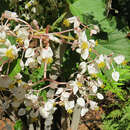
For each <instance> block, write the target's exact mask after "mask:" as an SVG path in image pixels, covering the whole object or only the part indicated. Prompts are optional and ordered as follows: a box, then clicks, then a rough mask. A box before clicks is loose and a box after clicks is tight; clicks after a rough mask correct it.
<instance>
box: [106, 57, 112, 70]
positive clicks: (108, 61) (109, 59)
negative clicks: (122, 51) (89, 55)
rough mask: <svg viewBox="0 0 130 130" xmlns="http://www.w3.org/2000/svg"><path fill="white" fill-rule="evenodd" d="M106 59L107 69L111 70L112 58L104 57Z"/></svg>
mask: <svg viewBox="0 0 130 130" xmlns="http://www.w3.org/2000/svg"><path fill="white" fill-rule="evenodd" d="M104 58H105V61H106V67H107V68H108V69H109V70H110V68H111V67H110V63H111V58H110V57H108V56H106V55H105V56H104Z"/></svg>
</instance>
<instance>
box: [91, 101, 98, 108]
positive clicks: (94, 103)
mask: <svg viewBox="0 0 130 130" xmlns="http://www.w3.org/2000/svg"><path fill="white" fill-rule="evenodd" d="M96 108H97V103H96V102H94V101H91V100H90V109H92V110H95V109H96Z"/></svg>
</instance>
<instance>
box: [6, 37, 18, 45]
mask: <svg viewBox="0 0 130 130" xmlns="http://www.w3.org/2000/svg"><path fill="white" fill-rule="evenodd" d="M7 38H8V39H9V41H10V42H11V44H12V45H15V44H16V37H13V36H7Z"/></svg>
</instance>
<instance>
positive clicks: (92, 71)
mask: <svg viewBox="0 0 130 130" xmlns="http://www.w3.org/2000/svg"><path fill="white" fill-rule="evenodd" d="M87 68H88V73H89V74H97V73H98V70H97V69H96V67H95V64H89V65H88V66H87Z"/></svg>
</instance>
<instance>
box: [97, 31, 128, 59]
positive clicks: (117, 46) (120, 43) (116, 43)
mask: <svg viewBox="0 0 130 130" xmlns="http://www.w3.org/2000/svg"><path fill="white" fill-rule="evenodd" d="M95 49H96V50H97V51H98V53H100V54H107V55H108V54H111V53H114V55H119V54H122V55H124V56H125V57H126V59H127V60H128V61H130V40H128V39H127V38H125V34H124V33H122V32H120V31H117V30H116V31H115V32H113V33H110V34H109V35H108V40H105V41H103V40H99V45H98V46H97V47H96V48H95Z"/></svg>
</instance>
